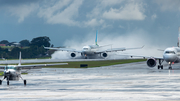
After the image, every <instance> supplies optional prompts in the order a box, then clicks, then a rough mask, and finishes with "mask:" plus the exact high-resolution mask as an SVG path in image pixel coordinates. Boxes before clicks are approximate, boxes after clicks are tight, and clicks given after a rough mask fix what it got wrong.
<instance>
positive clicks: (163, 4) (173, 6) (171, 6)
mask: <svg viewBox="0 0 180 101" xmlns="http://www.w3.org/2000/svg"><path fill="white" fill-rule="evenodd" d="M154 2H155V3H157V4H158V5H159V7H160V8H161V10H162V11H167V10H168V11H177V10H179V11H180V6H179V5H180V0H173V1H171V0H154Z"/></svg>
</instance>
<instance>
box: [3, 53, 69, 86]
mask: <svg viewBox="0 0 180 101" xmlns="http://www.w3.org/2000/svg"><path fill="white" fill-rule="evenodd" d="M55 65H67V63H56V64H33V65H21V52H20V55H19V64H18V65H0V69H3V71H2V72H4V78H3V80H4V79H6V80H7V85H9V81H19V79H20V78H21V79H22V80H23V81H24V85H26V83H27V82H26V80H24V79H23V78H22V76H21V70H29V69H39V67H44V66H55ZM0 71H1V70H0ZM3 80H0V85H1V84H2V81H3Z"/></svg>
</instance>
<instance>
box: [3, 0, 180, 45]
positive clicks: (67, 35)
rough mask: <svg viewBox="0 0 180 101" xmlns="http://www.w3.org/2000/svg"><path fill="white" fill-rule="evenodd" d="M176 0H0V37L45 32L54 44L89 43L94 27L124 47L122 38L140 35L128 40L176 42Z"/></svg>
mask: <svg viewBox="0 0 180 101" xmlns="http://www.w3.org/2000/svg"><path fill="white" fill-rule="evenodd" d="M179 5H180V0H0V35H1V36H0V41H1V40H8V41H10V42H12V41H16V42H19V41H21V40H24V39H28V40H30V41H31V40H32V38H35V37H39V36H48V37H50V39H51V44H54V45H55V46H63V45H69V44H73V43H74V42H77V43H78V42H79V43H82V42H86V41H88V42H89V43H92V44H93V43H94V39H95V33H96V30H98V31H99V35H98V36H99V37H98V41H99V43H101V44H103V43H102V42H105V41H106V40H108V42H109V44H111V43H113V41H114V40H113V39H114V38H117V37H121V38H119V39H117V40H116V43H118V40H119V42H121V43H118V44H120V46H123V45H124V44H125V43H126V40H124V41H123V42H125V43H123V42H122V41H121V40H120V39H123V37H125V38H124V39H126V38H127V39H128V41H129V40H131V39H134V38H133V37H139V38H135V39H136V40H133V41H132V42H131V43H130V44H132V45H133V46H141V45H143V44H147V43H149V44H151V45H156V46H167V47H168V46H176V44H177V37H178V27H179V26H180V6H179ZM131 36H132V37H131ZM129 37H131V38H129ZM104 39H106V40H104ZM72 40H73V41H72ZM109 40H110V41H109ZM134 41H137V42H134ZM138 41H140V42H138ZM72 42H73V43H72ZM143 42H145V43H143ZM134 44H136V45H134Z"/></svg>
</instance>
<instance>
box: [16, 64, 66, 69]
mask: <svg viewBox="0 0 180 101" xmlns="http://www.w3.org/2000/svg"><path fill="white" fill-rule="evenodd" d="M67 64H68V63H56V64H33V65H20V66H17V68H19V69H36V68H39V67H45V66H56V65H67Z"/></svg>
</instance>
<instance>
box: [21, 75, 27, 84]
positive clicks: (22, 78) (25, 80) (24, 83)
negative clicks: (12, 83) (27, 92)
mask: <svg viewBox="0 0 180 101" xmlns="http://www.w3.org/2000/svg"><path fill="white" fill-rule="evenodd" d="M20 78H21V79H22V80H23V78H22V77H21V76H20ZM23 81H24V86H26V80H23Z"/></svg>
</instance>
